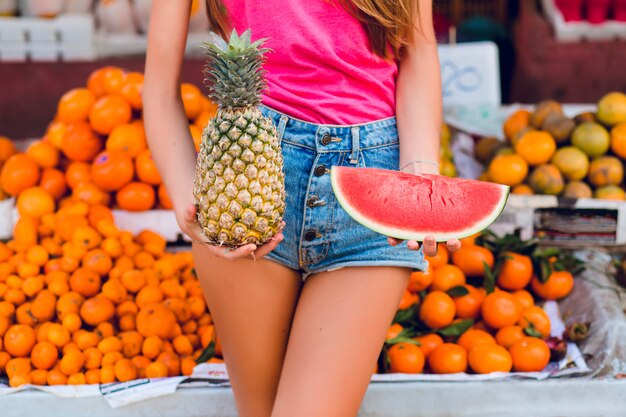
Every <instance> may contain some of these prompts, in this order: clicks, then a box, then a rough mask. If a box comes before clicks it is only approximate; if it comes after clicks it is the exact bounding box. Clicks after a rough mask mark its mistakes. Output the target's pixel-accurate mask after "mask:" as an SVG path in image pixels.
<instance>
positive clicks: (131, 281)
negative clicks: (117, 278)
mask: <svg viewBox="0 0 626 417" xmlns="http://www.w3.org/2000/svg"><path fill="white" fill-rule="evenodd" d="M121 281H122V285H124V287H126V289H127V290H128V291H130V292H132V293H136V292H137V291H139V290H141V289H142V288H143V287H144V285H145V283H146V280H145V278H144V275H143V274H142V273H141V271H138V270H136V269H131V270H129V271H126V272H124V273H123V274H122V277H121Z"/></svg>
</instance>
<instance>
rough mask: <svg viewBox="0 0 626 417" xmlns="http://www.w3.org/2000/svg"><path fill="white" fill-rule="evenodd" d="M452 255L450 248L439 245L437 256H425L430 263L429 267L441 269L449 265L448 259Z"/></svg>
mask: <svg viewBox="0 0 626 417" xmlns="http://www.w3.org/2000/svg"><path fill="white" fill-rule="evenodd" d="M449 257H450V254H449V253H448V248H446V245H444V244H443V243H439V244H437V255H435V256H425V257H424V258H425V259H426V260H427V261H428V265H429V266H431V267H433V268H439V267H440V266H443V265H445V264H447V263H448V259H449Z"/></svg>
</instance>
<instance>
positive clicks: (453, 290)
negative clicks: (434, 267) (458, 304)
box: [446, 285, 469, 297]
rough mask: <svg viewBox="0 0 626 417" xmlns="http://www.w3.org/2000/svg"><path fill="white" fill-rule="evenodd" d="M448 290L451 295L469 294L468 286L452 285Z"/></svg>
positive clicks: (461, 295)
mask: <svg viewBox="0 0 626 417" xmlns="http://www.w3.org/2000/svg"><path fill="white" fill-rule="evenodd" d="M446 292H447V293H448V295H449V296H450V297H463V296H464V295H467V294H469V291H468V290H467V288H465V287H464V286H462V285H458V286H456V287H452V288H450V289H449V290H448V291H446Z"/></svg>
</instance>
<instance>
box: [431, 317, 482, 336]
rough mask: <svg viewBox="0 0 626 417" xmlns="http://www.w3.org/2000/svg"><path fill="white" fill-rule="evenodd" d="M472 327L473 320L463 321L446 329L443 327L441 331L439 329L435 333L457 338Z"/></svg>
mask: <svg viewBox="0 0 626 417" xmlns="http://www.w3.org/2000/svg"><path fill="white" fill-rule="evenodd" d="M473 325H474V319H465V320H461V321H459V322H456V323H454V324H451V325H450V326H448V327H444V328H443V329H439V330H438V331H437V333H439V334H440V335H442V336H450V337H457V336H460V335H462V334H463V333H465V332H466V331H467V330H468V329H469V328H470V327H472V326H473Z"/></svg>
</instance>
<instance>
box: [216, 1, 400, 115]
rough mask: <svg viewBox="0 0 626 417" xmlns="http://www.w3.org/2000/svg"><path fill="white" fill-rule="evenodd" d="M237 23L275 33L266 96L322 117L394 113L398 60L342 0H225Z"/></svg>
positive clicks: (269, 101) (285, 107) (258, 32)
mask: <svg viewBox="0 0 626 417" xmlns="http://www.w3.org/2000/svg"><path fill="white" fill-rule="evenodd" d="M223 1H224V5H225V6H226V8H227V10H228V12H229V15H230V19H231V22H232V24H233V27H234V29H236V30H237V32H238V33H241V32H243V31H245V30H246V29H251V30H252V39H253V40H255V39H260V38H268V41H267V42H266V43H265V45H264V46H266V47H268V48H271V49H273V52H271V53H268V55H267V63H266V64H265V67H264V68H265V69H266V70H267V71H268V73H267V76H266V77H267V83H268V91H267V93H266V95H265V97H264V98H263V103H264V104H265V105H267V106H269V107H272V108H274V109H276V110H278V111H280V112H283V113H286V114H288V115H290V116H292V117H295V118H298V119H302V120H305V121H308V122H312V123H319V124H336V125H346V124H359V123H365V122H371V121H374V120H378V119H383V118H386V117H390V116H394V115H395V87H396V75H397V72H398V67H397V64H396V62H395V61H389V60H384V59H382V58H380V57H378V56H377V55H375V54H374V53H373V52H372V51H371V47H370V43H369V40H368V38H367V34H366V32H365V29H364V28H363V26H362V24H361V22H359V21H358V20H357V19H356V18H354V17H353V16H352V15H351V14H350V13H348V12H347V11H345V10H344V8H343V7H342V6H341V5H340V4H339V3H338V2H337V0H223Z"/></svg>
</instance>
